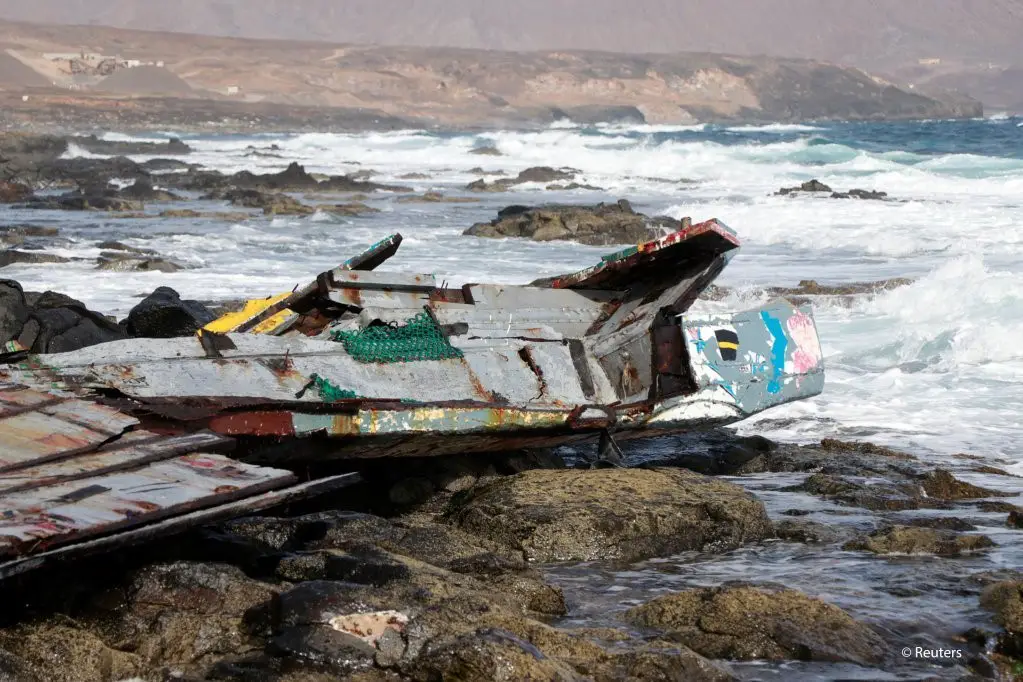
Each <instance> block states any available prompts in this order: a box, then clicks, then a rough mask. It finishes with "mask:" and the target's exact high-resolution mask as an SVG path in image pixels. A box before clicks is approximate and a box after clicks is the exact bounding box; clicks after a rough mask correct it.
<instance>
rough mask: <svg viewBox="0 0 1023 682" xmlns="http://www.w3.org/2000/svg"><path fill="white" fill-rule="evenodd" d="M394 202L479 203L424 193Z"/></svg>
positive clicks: (466, 198)
mask: <svg viewBox="0 0 1023 682" xmlns="http://www.w3.org/2000/svg"><path fill="white" fill-rule="evenodd" d="M396 201H397V202H398V203H399V204H417V203H424V204H439V203H443V204H472V203H476V202H478V201H479V199H474V198H472V197H447V196H444V195H443V194H441V193H440V192H426V193H424V194H421V195H420V194H413V195H411V196H403V197H398V198H397V199H396Z"/></svg>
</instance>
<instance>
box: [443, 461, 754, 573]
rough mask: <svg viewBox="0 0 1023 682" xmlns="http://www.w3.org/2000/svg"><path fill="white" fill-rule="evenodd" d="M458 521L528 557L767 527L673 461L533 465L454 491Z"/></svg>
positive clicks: (716, 546) (670, 544) (748, 533)
mask: <svg viewBox="0 0 1023 682" xmlns="http://www.w3.org/2000/svg"><path fill="white" fill-rule="evenodd" d="M448 516H449V518H450V519H451V521H452V522H453V523H455V524H456V525H457V526H458V527H459V528H462V529H463V530H465V531H467V532H469V533H471V534H474V535H478V536H480V537H482V538H485V539H487V540H489V541H491V542H495V543H498V544H499V545H501V546H503V547H505V548H508V549H511V550H514V551H518V552H522V554H523V555H524V556H525V557H526V558H527V559H529V560H531V561H541V562H546V561H591V560H596V559H622V560H626V561H637V560H640V559H645V558H649V557H653V556H667V555H670V554H676V553H678V552H681V551H685V550H693V549H703V550H724V549H730V548H734V547H737V546H739V545H741V544H743V543H745V542H752V541H757V540H761V539H764V538H766V537H769V536H770V535H771V534H772V528H771V524H770V522H769V521H768V519H767V514H766V512H765V511H764V507H763V505H762V504H761V503H760V502H759V501H758V500H756V499H755V498H754V497H753V496H752V495H750V494H749V493H747V492H746V491H745V490H743V489H742V488H740V487H739V486H737V485H735V484H733V483H727V482H725V481H721V480H718V479H713V478H709V477H707V476H702V475H700V474H696V473H693V472H690V471H685V470H682V469H596V470H576V469H571V470H568V469H564V470H534V471H527V472H524V473H521V474H518V475H516V476H510V477H507V478H500V479H497V480H495V481H493V482H492V483H488V484H485V485H482V486H477V487H476V488H473V489H472V490H470V491H469V492H468V493H463V494H461V495H460V496H456V497H455V498H454V499H453V500H452V502H451V507H450V510H449V514H448Z"/></svg>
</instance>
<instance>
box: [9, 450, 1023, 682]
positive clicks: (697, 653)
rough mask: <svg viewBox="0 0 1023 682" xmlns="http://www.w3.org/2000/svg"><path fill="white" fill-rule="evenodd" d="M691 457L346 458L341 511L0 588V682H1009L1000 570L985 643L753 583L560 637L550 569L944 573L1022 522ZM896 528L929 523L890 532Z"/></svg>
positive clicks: (899, 456) (850, 476)
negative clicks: (859, 678)
mask: <svg viewBox="0 0 1023 682" xmlns="http://www.w3.org/2000/svg"><path fill="white" fill-rule="evenodd" d="M687 451H688V454H687V453H686V452H679V453H677V455H676V456H669V457H667V458H662V459H661V460H657V461H646V462H642V463H638V464H637V463H635V462H634V463H633V464H634V465H633V466H629V467H627V468H610V469H591V468H588V466H587V465H581V464H574V462H573V460H572V459H571V457H570V455H566V456H562V455H559V453H555V452H545V451H531V452H521V453H510V454H507V455H502V456H480V457H473V456H458V457H446V458H435V459H425V460H411V461H409V462H407V463H406V464H405V465H403V467H402V470H401V471H400V472H399V471H398V470H396V469H395V468H394V467H390V466H386V465H385V464H381V463H376V464H373V463H364V464H360V463H358V462H350V463H349V465H348V466H349V468H351V469H354V470H360V471H361V472H362V473H363V476H364V479H365V482H364V483H363V484H361V485H360V487H359V489H357V490H352V491H349V492H346V493H345V494H344V495H342V496H338V497H337V498H334V499H332V498H324V499H319V500H314V501H311V502H306V503H303V504H302V505H301V506H296V507H295V508H293V509H290V510H279V511H285V512H287V514H286V515H270V516H263V517H253V518H247V519H239V520H235V521H231V522H227V523H223V524H219V525H216V526H211V527H207V528H203V529H201V530H198V531H194V532H192V533H189V534H187V535H183V536H180V537H178V538H175V539H174V540H173V541H171V542H163V543H160V544H159V546H141V547H137V548H135V549H132V550H130V551H124V552H122V553H120V554H118V555H114V556H106V557H98V558H92V559H80V560H78V561H77V562H76V563H75V565H73V566H66V567H60V566H58V567H54V568H51V569H47V570H46V572H45V573H39V574H35V575H33V574H29V575H26V576H24V577H22V578H20V579H18V580H16V581H15V582H14V583H11V584H7V585H3V586H2V587H0V589H2V590H4V592H5V594H4V595H3V598H4V603H5V604H10V605H11V608H5V609H4V612H3V614H2V616H0V618H2V619H3V627H2V628H0V679H16V680H25V681H30V680H69V681H70V680H75V681H77V682H88V681H91V680H97V681H98V680H123V679H128V678H132V677H139V678H141V679H145V680H162V679H177V680H196V681H198V680H269V679H276V680H289V681H296V682H297V681H299V680H302V681H313V680H329V679H338V677H339V676H340V677H343V678H344V679H352V680H362V681H370V680H373V681H376V680H395V681H397V680H417V681H419V680H422V681H426V680H441V679H445V680H446V679H466V680H476V679H493V680H523V679H542V680H608V681H610V680H682V679H686V680H729V679H737V677H736V675H737V671H736V670H733V669H732V666H735V665H737V664H738V662H742V661H774V662H783V661H794V662H804V663H806V662H814V663H817V664H821V665H831V664H834V665H839V664H852V665H854V666H859V667H860V668H861V669H864V670H875V671H881V670H898V669H899V668H900V666H903V665H905V664H906V661H905V659H901V660H900V655H899V651H900V649H902V648H903V647H917V646H922V647H929V648H933V649H938V648H946V649H949V650H955V651H959V652H961V653H960V657H958V658H956V659H955V660H952V661H940V662H938V665H939V667H938V668H937V669H936V672H938V671H940V670H941V669H944V670H945V673H946V675H945V676H940V675H939V676H937V677H935V679H1009V678H1010V676H1011V675H1012V674H1013V671H1014V670H1015V668H1014V667H1013V666H1016V665H1019V664H1017V663H1014V662H1013V660H1012V659H1013V657H1014V656H1019V652H1020V648H1019V647H1020V642H1019V632H1021V630H1020V625H1021V623H1020V622H1019V618H1018V613H1019V604H1020V594H1023V574H1019V573H1016V572H1013V571H1002V572H1000V573H989V574H973V575H964V576H963V582H962V585H961V587H960V591H961V594H963V595H969V598H970V599H973V600H975V602H976V603H977V604H978V606H980V607H982V608H983V609H985V610H986V611H987V612H988V613H989V614H990V615H989V623H988V626H987V627H986V628H975V629H973V630H971V631H969V632H962V633H958V636H957V637H955V638H954V639H950V640H946V641H941V640H935V639H933V638H931V639H928V638H926V637H924V636H923V635H922V633H921V632H913V631H912V629H911V628H910V629H909V630H904V631H900V630H898V629H892V628H890V627H884V626H882V625H879V624H877V623H871V622H868V621H865V620H863V619H862V618H856V617H854V616H852V615H850V613H848V612H847V611H845V610H844V609H842V608H839V607H837V606H835V605H833V604H830V603H828V602H827V601H826V600H822V599H819V598H816V597H813V596H811V595H807V594H804V593H802V592H800V591H798V590H794V589H790V588H788V587H786V586H784V585H778V584H773V583H765V582H757V581H745V582H736V581H726V582H724V583H722V584H719V585H717V586H714V587H693V588H690V589H684V590H679V591H675V592H672V593H668V594H663V595H662V596H655V597H653V598H651V599H649V600H647V601H646V602H645V603H642V604H639V605H636V606H634V607H632V608H629V609H626V610H623V611H621V612H619V613H617V614H614V615H612V616H611V620H612V621H615V622H617V626H615V627H608V626H607V625H600V626H596V625H595V626H592V627H565V626H563V625H559V623H560V622H562V621H564V619H565V617H566V616H567V615H569V614H570V613H571V611H572V609H573V604H572V603H571V601H570V600H569V599H567V598H566V593H565V591H564V590H563V589H562V588H561V587H560V586H559V585H558V584H557V583H556V582H552V581H551V580H550V579H549V578H548V577H546V573H547V570H548V569H547V567H548V566H554V565H571V563H569V564H565V563H564V562H580V561H582V562H593V561H597V562H605V563H606V562H612V563H614V564H617V565H628V564H631V563H634V562H637V561H642V560H644V559H651V558H656V557H666V556H669V555H672V554H678V553H679V552H686V551H692V550H695V551H699V552H701V553H703V554H705V555H707V554H710V555H714V556H719V557H721V558H722V559H723V560H725V559H727V557H728V555H729V553H730V552H732V551H733V550H736V549H737V548H750V547H756V546H772V545H774V546H778V545H779V544H781V545H795V546H801V547H805V548H807V550H809V551H812V549H814V548H819V551H822V552H823V551H828V547H829V546H834V545H840V546H842V547H843V548H844V551H847V552H858V553H860V554H861V555H863V556H864V557H873V558H865V559H864V560H867V561H874V562H886V561H892V560H897V561H902V562H905V561H910V562H913V561H916V562H921V561H922V562H942V561H951V560H952V559H951V558H950V557H954V556H961V555H969V554H977V553H983V552H986V551H989V550H990V548H991V547H992V546H993V545H994V544H995V543H994V542H993V541H992V540H991V539H990V538H989V537H987V536H986V535H985V534H982V533H978V532H977V531H976V527H975V526H974V525H973V524H972V523H970V521H969V520H968V519H969V518H970V517H971V515H973V514H974V512H975V511H976V510H977V509H981V508H988V509H999V510H1001V511H1000V512H998V513H999V514H1001V515H1002V517H1003V518H1005V517H1006V515H1007V514H1008V513H1009V511H1010V510H1011V511H1014V512H1015V511H1018V510H1017V509H1016V508H1015V506H1014V504H1013V503H1012V502H1009V501H1008V500H1007V498H1008V497H1009V496H1013V497H1015V496H1017V492H1018V490H1019V486H1016V489H1017V491H1016V492H1007V491H998V490H992V489H986V488H982V487H980V486H976V485H973V484H970V483H967V482H965V481H963V480H960V479H959V478H957V477H956V476H954V475H953V474H951V473H950V472H948V471H946V470H942V469H931V468H930V467H928V466H926V465H925V464H924V463H923V462H921V461H919V460H917V459H916V458H914V457H913V456H911V455H909V454H906V453H901V452H897V451H894V450H890V449H887V448H882V447H877V446H873V445H870V444H868V443H844V442H839V441H824V442H822V443H820V444H818V445H814V446H802V447H800V446H791V445H784V444H778V443H772V442H770V441H767V440H766V439H763V438H759V437H752V438H738V437H735V436H733V435H730V433H729V432H727V431H720V432H712V433H709V434H706V435H705V436H701V437H698V440H697V441H695V442H693V441H690V443H689V446H688V448H687ZM974 468H975V467H974ZM699 471H704V472H712V475H711V474H707V473H698V472H699ZM766 472H777V473H782V472H788V473H791V472H798V473H800V474H801V475H803V476H804V481H803V482H802V483H801V484H799V485H797V486H794V487H793V488H792V490H791V493H790V494H791V495H792V498H791V499H792V500H795V501H798V500H799V499H800V498H805V499H807V501H811V500H812V499H824V500H828V501H831V502H834V503H835V504H836V505H837V506H838V507H839V508H840V509H848V510H850V511H855V512H856V513H858V514H864V513H866V514H869V518H870V519H871V521H870V523H869V524H868V526H875V528H874V530H864V531H863V532H858V533H853V534H851V536H850V537H846V536H845V535H846V531H843V530H842V529H841V528H838V527H831V526H829V525H828V524H825V523H818V522H815V521H809V520H806V519H805V518H802V517H801V516H800V515H798V514H797V513H796V512H797V510H792V511H791V512H787V513H784V514H780V515H777V516H775V515H769V514H768V512H767V510H766V509H765V506H764V503H763V502H762V501H761V500H760V499H758V497H757V496H756V495H754V494H751V493H750V492H749V491H747V490H746V489H744V487H743V486H742V485H741V484H742V482H743V480H744V479H745V478H746V477H750V476H757V475H764V474H765V473H766ZM863 479H870V480H871V481H872V483H871V484H870V485H864V484H862V483H858V482H857V481H859V480H863ZM1002 500H1005V501H1002ZM906 510H928V511H931V512H933V514H934V515H933V516H927V515H925V516H922V517H919V518H916V519H914V520H913V521H912V522H911V524H909V525H907V524H906V523H903V522H901V521H899V520H898V515H899V514H900V513H902V512H905V511H906ZM941 512H947V513H946V514H941ZM949 529H951V530H949ZM890 556H901V557H903V558H901V559H892V558H889V557H890ZM552 562H558V563H557V564H552ZM72 576H73V577H72ZM47 585H49V586H51V587H44V586H47ZM53 585H61V586H62V587H60V588H58V589H54V588H53V587H52V586H53ZM893 598H895V599H898V596H897V595H893ZM15 604H16V605H17V608H15V607H14V605H15ZM920 617H921V618H926V617H927V616H926V615H925V614H921V615H920ZM825 669H826V668H825ZM956 671H958V672H956ZM947 673H954V677H948V676H947ZM5 675H6V676H7V677H6V678H5V677H4V676H5ZM739 678H740V679H742V678H744V676H742V675H740V676H739Z"/></svg>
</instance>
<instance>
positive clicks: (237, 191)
mask: <svg viewBox="0 0 1023 682" xmlns="http://www.w3.org/2000/svg"><path fill="white" fill-rule="evenodd" d="M202 198H203V199H213V200H217V199H220V200H226V201H228V202H229V203H230V204H231V205H232V206H244V207H246V208H261V209H263V213H264V214H265V215H309V214H310V213H314V212H315V211H316V209H315V208H313V207H312V206H306V205H305V204H303V203H302V202H301V201H299V200H298V199H295V198H294V197H291V196H288V195H287V194H282V193H280V192H263V191H260V190H258V189H245V188H232V189H229V190H227V191H225V192H218V191H215V192H212V193H210V194H207V195H206V196H204V197H202Z"/></svg>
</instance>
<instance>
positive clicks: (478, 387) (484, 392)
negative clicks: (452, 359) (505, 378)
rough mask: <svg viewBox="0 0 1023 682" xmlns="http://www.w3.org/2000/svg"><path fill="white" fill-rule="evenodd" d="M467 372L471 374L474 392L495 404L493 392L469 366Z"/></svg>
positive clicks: (470, 379)
mask: <svg viewBox="0 0 1023 682" xmlns="http://www.w3.org/2000/svg"><path fill="white" fill-rule="evenodd" d="M463 362H464V361H463ZM465 371H466V372H467V373H468V374H469V384H470V385H471V386H472V390H473V392H474V393H475V394H476V395H478V396H479V397H480V398H482V399H483V400H484V401H486V402H488V403H492V402H495V401H494V394H493V392H492V391H490V390H489V389H488V388H487V387H486V386H484V385H483V382H482V381H480V378H479V376H478V375H477V374H476V372H474V371H472V368H471V367H469V365H468V364H466V365H465Z"/></svg>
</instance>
